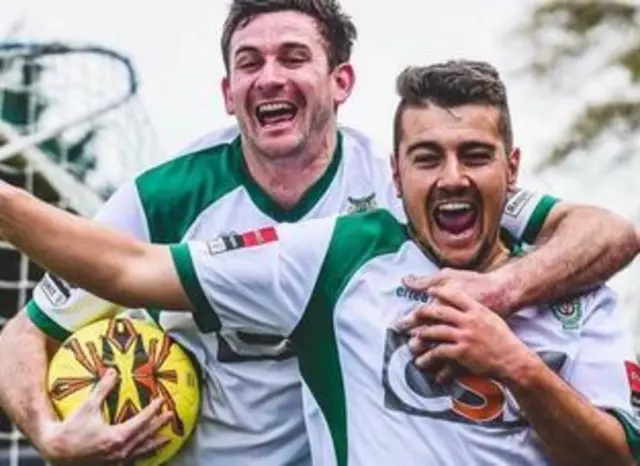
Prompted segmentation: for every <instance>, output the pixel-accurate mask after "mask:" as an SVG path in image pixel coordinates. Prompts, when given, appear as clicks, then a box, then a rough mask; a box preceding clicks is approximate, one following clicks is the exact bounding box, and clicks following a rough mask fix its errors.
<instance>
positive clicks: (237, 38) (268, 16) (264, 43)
mask: <svg viewBox="0 0 640 466" xmlns="http://www.w3.org/2000/svg"><path fill="white" fill-rule="evenodd" d="M324 42H325V41H324V39H323V37H322V35H321V34H320V29H319V27H318V23H317V21H316V20H315V19H314V18H313V17H311V16H309V15H307V14H304V13H300V12H297V11H278V12H272V13H261V14H258V15H256V16H254V17H253V18H251V20H250V21H249V22H246V23H245V22H243V23H240V25H238V27H237V28H236V29H235V31H234V33H233V34H232V36H231V41H230V52H231V55H233V54H234V53H236V52H237V51H238V50H239V49H243V48H250V49H255V50H258V51H264V52H267V51H269V50H273V49H278V48H279V47H281V46H282V45H284V44H299V45H302V46H306V47H308V48H309V49H311V50H324V46H325V43H324Z"/></svg>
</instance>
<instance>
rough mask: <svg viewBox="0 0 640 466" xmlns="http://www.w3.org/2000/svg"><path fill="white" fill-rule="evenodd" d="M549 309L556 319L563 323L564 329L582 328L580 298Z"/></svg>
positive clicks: (554, 305)
mask: <svg viewBox="0 0 640 466" xmlns="http://www.w3.org/2000/svg"><path fill="white" fill-rule="evenodd" d="M549 309H550V310H551V313H552V314H553V315H554V316H555V318H556V319H558V320H559V321H560V323H562V328H563V329H565V330H576V329H578V328H580V321H581V320H582V303H581V301H580V298H574V299H570V300H568V301H563V302H560V303H556V304H552V305H551V306H550V307H549Z"/></svg>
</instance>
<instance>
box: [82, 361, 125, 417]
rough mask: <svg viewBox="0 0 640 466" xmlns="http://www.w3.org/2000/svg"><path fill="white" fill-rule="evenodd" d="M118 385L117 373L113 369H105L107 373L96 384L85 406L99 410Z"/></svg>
mask: <svg viewBox="0 0 640 466" xmlns="http://www.w3.org/2000/svg"><path fill="white" fill-rule="evenodd" d="M117 383H118V371H116V370H115V369H113V368H109V369H107V372H106V373H105V374H104V376H103V377H102V378H101V379H100V382H98V383H97V385H96V386H95V388H94V389H93V391H92V392H91V395H90V396H89V398H87V401H86V403H85V404H86V405H87V406H91V407H93V408H97V409H100V407H101V406H102V403H104V401H105V400H106V399H107V396H109V393H111V391H112V390H113V389H114V388H115V387H116V385H117Z"/></svg>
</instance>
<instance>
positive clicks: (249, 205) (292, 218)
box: [27, 128, 555, 466]
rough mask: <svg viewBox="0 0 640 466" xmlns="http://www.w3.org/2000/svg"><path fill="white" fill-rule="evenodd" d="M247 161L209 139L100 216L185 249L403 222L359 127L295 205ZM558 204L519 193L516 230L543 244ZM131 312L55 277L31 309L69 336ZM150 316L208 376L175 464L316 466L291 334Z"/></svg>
mask: <svg viewBox="0 0 640 466" xmlns="http://www.w3.org/2000/svg"><path fill="white" fill-rule="evenodd" d="M243 160H244V159H243V157H242V152H241V145H240V139H239V137H238V131H237V128H229V129H226V130H223V131H219V132H215V133H212V134H209V135H207V136H205V137H204V138H202V139H201V140H200V141H199V142H198V143H197V144H195V145H193V146H192V147H191V148H190V149H189V151H188V152H187V153H186V154H183V155H181V156H179V157H177V158H175V159H173V160H170V161H168V162H166V163H163V164H161V165H159V166H157V167H154V168H151V169H149V170H147V171H145V172H143V173H142V174H140V175H139V176H138V177H136V178H135V179H134V180H132V181H131V182H130V183H128V184H126V185H124V186H123V187H121V188H120V189H119V190H118V192H117V193H116V194H115V195H114V196H113V197H112V198H111V199H110V200H109V201H108V202H107V204H106V205H105V206H104V208H103V209H102V211H101V212H100V213H99V215H98V217H97V219H98V220H99V221H100V222H102V223H104V224H107V225H109V226H111V227H113V228H116V229H119V230H122V231H126V232H128V233H130V234H133V235H135V236H136V237H138V238H140V239H143V240H145V241H150V242H154V243H179V242H185V241H190V240H206V239H211V238H214V237H216V236H224V235H228V236H229V237H230V238H233V237H234V235H233V233H234V232H242V231H247V230H253V229H258V228H260V227H264V226H273V225H277V224H279V223H281V222H297V221H299V220H303V219H311V218H322V217H327V216H331V215H334V214H349V213H355V212H364V211H368V210H372V209H374V208H376V207H383V208H387V209H389V210H391V211H393V212H394V213H395V214H396V215H397V216H398V217H399V218H401V219H402V218H403V213H402V211H401V206H400V203H399V201H398V200H397V198H396V196H395V192H394V189H393V187H392V184H391V175H390V164H389V158H388V156H386V155H384V154H381V153H380V151H377V150H376V149H374V147H373V145H372V143H371V141H369V140H368V139H367V138H366V137H365V136H363V135H362V134H360V133H359V132H357V131H355V130H352V129H348V128H341V129H340V131H339V137H338V144H337V148H336V152H335V154H334V157H333V160H332V162H331V164H330V166H329V167H328V169H327V171H326V173H325V174H324V175H323V176H322V177H321V178H320V179H319V180H318V181H317V182H316V183H315V184H314V185H313V186H311V187H310V188H309V190H308V191H307V193H306V194H305V195H304V197H303V199H302V200H301V201H300V202H299V203H298V204H297V205H296V206H295V208H293V209H290V210H285V209H282V208H281V207H279V206H278V205H277V204H276V203H275V202H274V201H273V200H272V199H270V198H269V197H268V196H267V195H266V194H265V193H264V192H263V190H262V189H261V188H260V187H259V186H258V185H257V184H256V182H255V181H254V180H253V179H252V178H251V177H250V176H249V175H248V172H247V170H246V167H245V165H244V161H243ZM554 203H555V199H553V198H551V197H549V196H544V195H539V194H536V193H532V192H529V191H520V192H518V193H515V194H514V195H513V196H512V197H511V198H510V201H509V205H508V206H507V208H506V209H505V216H504V225H505V227H506V228H508V229H509V230H510V231H511V232H512V233H513V235H515V236H517V237H519V238H523V239H525V240H527V241H533V240H534V239H535V236H536V234H537V232H538V231H539V230H540V228H541V226H542V224H543V223H544V220H545V218H546V216H547V214H548V212H549V211H550V210H551V208H552V206H553V204H554ZM510 206H512V207H510ZM248 265H250V266H252V267H255V266H258V265H257V264H248ZM256 299H258V300H259V298H256ZM245 304H246V306H248V307H249V309H247V312H254V311H255V310H257V309H260V304H259V303H258V302H247V303H245ZM119 311H120V309H119V308H117V307H116V306H113V305H111V304H109V303H106V302H105V301H102V300H99V299H97V298H95V297H93V296H91V295H89V294H87V293H86V292H84V291H83V290H80V289H76V288H73V287H70V286H69V285H67V284H65V283H64V282H62V281H61V280H59V279H56V278H55V277H51V276H47V277H45V278H44V280H43V281H42V282H41V283H40V285H39V286H38V287H37V288H36V291H35V294H34V300H33V301H32V302H31V303H29V305H28V306H27V312H28V313H29V316H30V317H31V319H32V320H33V321H34V322H35V323H36V324H37V325H38V326H39V327H40V328H41V329H42V330H43V331H44V332H46V333H47V334H48V335H49V336H51V337H54V338H56V339H58V340H63V339H64V338H65V337H67V336H68V335H69V334H70V332H73V331H74V330H76V329H78V328H80V327H82V326H83V325H85V324H87V323H89V322H92V321H95V320H97V319H100V318H103V317H106V316H110V315H112V314H114V313H116V312H119ZM149 314H150V315H152V316H153V317H154V319H155V320H156V321H157V322H158V323H159V324H160V325H161V326H162V328H164V329H165V330H167V331H168V332H169V333H170V334H171V335H172V336H174V337H175V338H176V339H177V340H178V341H179V342H180V343H181V344H182V345H183V346H184V347H185V348H186V349H188V350H189V351H190V352H191V353H192V354H193V355H194V357H195V359H196V360H197V362H198V363H199V365H200V366H201V368H202V372H203V376H204V389H203V403H202V412H201V416H200V418H199V422H198V425H197V428H196V430H195V433H194V437H193V439H192V441H190V442H189V443H188V444H187V445H186V447H185V448H184V449H183V450H182V451H181V453H180V454H179V455H178V456H177V457H176V458H175V459H174V460H173V461H172V462H171V464H174V465H188V466H197V465H209V464H210V462H211V461H213V460H214V459H215V461H217V462H218V463H219V464H223V465H226V466H227V465H231V466H233V465H245V464H249V463H250V462H255V463H256V464H260V465H264V466H282V465H285V464H286V465H295V464H301V465H308V464H310V455H309V444H308V440H307V436H306V433H305V428H304V421H303V414H302V412H303V411H302V401H301V395H300V387H301V383H300V380H301V379H300V374H299V370H298V364H297V361H296V359H295V358H294V354H293V351H292V349H291V345H290V342H289V341H288V340H286V339H285V338H283V335H282V333H273V334H269V335H265V334H264V329H261V331H260V332H246V331H242V330H241V331H236V330H234V329H223V330H221V331H218V326H217V324H216V322H215V319H214V318H213V314H211V315H207V314H199V315H198V316H196V318H195V320H194V319H193V318H192V317H191V316H190V315H188V314H185V313H174V312H161V313H159V312H157V311H154V310H151V311H150V312H149Z"/></svg>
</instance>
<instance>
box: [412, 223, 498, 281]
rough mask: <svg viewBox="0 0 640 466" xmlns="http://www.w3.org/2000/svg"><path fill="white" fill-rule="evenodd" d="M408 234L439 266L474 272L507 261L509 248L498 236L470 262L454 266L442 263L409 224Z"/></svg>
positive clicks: (491, 267) (489, 268)
mask: <svg viewBox="0 0 640 466" xmlns="http://www.w3.org/2000/svg"><path fill="white" fill-rule="evenodd" d="M408 232H409V235H410V236H411V237H412V239H413V242H414V243H415V244H416V245H417V246H418V247H419V248H420V250H421V251H422V252H423V253H424V254H425V255H426V256H427V257H429V259H430V260H432V261H434V262H436V263H437V264H439V265H440V266H441V267H451V268H457V269H467V270H474V271H476V272H490V271H492V270H494V269H497V268H499V267H501V266H502V265H504V264H506V263H507V262H508V261H509V258H510V253H509V248H508V247H507V246H506V245H505V244H504V242H503V241H502V240H501V239H500V237H499V235H498V237H497V238H496V239H495V240H494V241H493V242H492V243H491V245H490V246H489V247H488V248H487V250H486V251H482V250H481V251H480V253H479V256H478V257H477V258H476V259H474V260H473V261H472V262H471V263H470V264H467V265H466V266H462V267H455V266H451V265H449V264H444V263H442V261H440V260H438V258H437V256H436V255H435V254H433V250H432V249H431V247H430V246H429V245H428V244H426V245H425V244H424V243H423V242H422V241H421V240H420V237H419V235H418V234H417V233H416V232H415V231H414V229H413V227H411V225H409V228H408Z"/></svg>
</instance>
